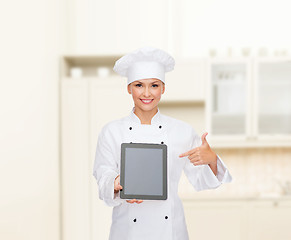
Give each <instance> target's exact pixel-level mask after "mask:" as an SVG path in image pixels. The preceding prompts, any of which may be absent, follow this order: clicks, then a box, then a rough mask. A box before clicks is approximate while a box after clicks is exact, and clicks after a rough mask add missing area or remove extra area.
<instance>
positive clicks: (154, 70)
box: [113, 47, 175, 85]
mask: <svg viewBox="0 0 291 240" xmlns="http://www.w3.org/2000/svg"><path fill="white" fill-rule="evenodd" d="M174 66H175V60H174V58H173V57H171V56H170V55H169V54H168V53H166V52H165V51H163V50H161V49H157V48H152V47H143V48H139V49H137V50H135V51H133V52H131V53H128V54H126V55H124V56H123V57H121V58H120V59H118V60H117V61H116V62H115V65H114V67H113V70H114V71H115V72H116V73H118V74H120V75H121V76H124V77H127V85H128V84H130V83H132V82H134V81H136V80H139V79H147V78H157V79H159V80H161V81H162V82H164V83H165V73H166V72H169V71H172V70H173V69H174Z"/></svg>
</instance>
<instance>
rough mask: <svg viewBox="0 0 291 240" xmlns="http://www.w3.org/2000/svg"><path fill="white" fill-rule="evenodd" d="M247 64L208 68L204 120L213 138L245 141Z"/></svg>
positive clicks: (231, 62) (214, 63) (247, 128)
mask: <svg viewBox="0 0 291 240" xmlns="http://www.w3.org/2000/svg"><path fill="white" fill-rule="evenodd" d="M250 74H251V72H250V62H249V61H246V60H242V61H235V60H228V61H223V60H222V61H212V62H210V64H209V76H208V77H209V80H208V94H209V95H208V97H207V100H208V101H207V119H208V123H207V125H208V128H209V129H210V132H211V133H212V134H213V136H231V137H232V138H234V137H240V138H245V137H246V136H247V135H248V134H249V133H250V120H249V119H250V111H249V105H250V101H251V94H250V87H249V86H250Z"/></svg>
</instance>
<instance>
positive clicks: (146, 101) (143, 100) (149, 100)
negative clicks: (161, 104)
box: [140, 99, 154, 104]
mask: <svg viewBox="0 0 291 240" xmlns="http://www.w3.org/2000/svg"><path fill="white" fill-rule="evenodd" d="M140 100H141V101H142V102H143V103H144V104H150V103H151V102H152V101H154V99H140Z"/></svg>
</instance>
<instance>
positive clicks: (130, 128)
mask: <svg viewBox="0 0 291 240" xmlns="http://www.w3.org/2000/svg"><path fill="white" fill-rule="evenodd" d="M159 128H162V126H161V125H160V126H159ZM129 130H132V127H129Z"/></svg>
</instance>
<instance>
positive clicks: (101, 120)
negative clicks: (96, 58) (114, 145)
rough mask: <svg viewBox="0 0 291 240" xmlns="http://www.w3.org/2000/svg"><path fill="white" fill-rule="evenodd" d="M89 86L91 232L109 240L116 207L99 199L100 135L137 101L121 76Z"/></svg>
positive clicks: (97, 81) (94, 81)
mask: <svg viewBox="0 0 291 240" xmlns="http://www.w3.org/2000/svg"><path fill="white" fill-rule="evenodd" d="M89 89H90V97H89V99H90V100H89V105H88V106H89V122H90V124H89V126H90V135H89V139H90V145H89V146H90V158H89V159H90V160H89V161H90V185H91V199H92V215H91V219H92V232H91V235H92V239H108V238H109V231H110V225H111V213H112V208H111V207H108V206H106V205H105V203H104V202H103V201H101V200H100V199H99V197H98V186H97V182H96V179H95V178H94V177H93V175H92V172H93V164H94V158H95V151H96V145H97V138H98V134H99V132H100V130H101V129H102V127H103V126H104V125H105V124H106V123H108V122H110V121H113V120H115V119H119V118H122V117H125V116H127V115H129V113H130V111H131V110H132V107H133V106H134V104H133V100H132V97H131V95H129V93H128V92H127V82H126V80H124V79H122V78H121V77H108V78H103V79H97V78H96V79H92V80H90V83H89Z"/></svg>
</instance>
